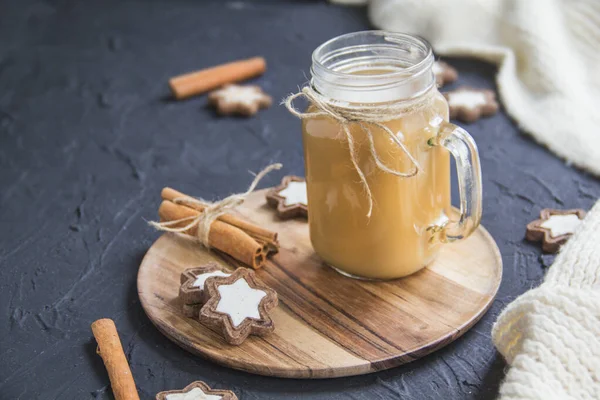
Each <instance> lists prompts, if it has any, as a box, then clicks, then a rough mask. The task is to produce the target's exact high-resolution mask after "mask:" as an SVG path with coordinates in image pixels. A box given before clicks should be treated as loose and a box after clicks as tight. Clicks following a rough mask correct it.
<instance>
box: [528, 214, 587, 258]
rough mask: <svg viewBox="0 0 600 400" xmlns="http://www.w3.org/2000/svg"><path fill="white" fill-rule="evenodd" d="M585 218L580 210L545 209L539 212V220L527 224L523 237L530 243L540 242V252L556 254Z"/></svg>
mask: <svg viewBox="0 0 600 400" xmlns="http://www.w3.org/2000/svg"><path fill="white" fill-rule="evenodd" d="M584 217H585V211H584V210H582V209H573V210H553V209H550V208H545V209H543V210H542V211H541V212H540V219H536V220H535V221H532V222H530V223H529V224H527V232H526V235H525V237H526V238H527V240H529V241H532V242H542V250H544V251H545V252H548V253H556V252H557V251H558V250H559V249H560V246H562V245H563V244H564V243H565V242H566V241H567V240H568V239H569V238H570V237H571V235H573V232H575V230H576V229H577V227H578V226H579V225H580V224H581V220H582V219H583V218H584Z"/></svg>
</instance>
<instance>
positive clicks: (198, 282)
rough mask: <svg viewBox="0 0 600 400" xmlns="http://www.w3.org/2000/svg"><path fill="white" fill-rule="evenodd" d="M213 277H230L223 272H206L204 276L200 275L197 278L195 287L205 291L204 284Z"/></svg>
mask: <svg viewBox="0 0 600 400" xmlns="http://www.w3.org/2000/svg"><path fill="white" fill-rule="evenodd" d="M211 276H229V274H226V273H225V272H223V271H212V272H206V273H204V274H200V275H198V276H197V277H196V280H195V281H194V283H193V284H192V286H193V287H199V288H202V289H204V283H205V282H206V280H207V279H208V278H210V277H211Z"/></svg>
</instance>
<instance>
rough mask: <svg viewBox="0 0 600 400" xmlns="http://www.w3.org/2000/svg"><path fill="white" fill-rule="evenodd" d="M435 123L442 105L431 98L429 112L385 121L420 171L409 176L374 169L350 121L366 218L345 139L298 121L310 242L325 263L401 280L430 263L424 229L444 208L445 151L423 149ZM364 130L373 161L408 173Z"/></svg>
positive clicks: (319, 122)
mask: <svg viewBox="0 0 600 400" xmlns="http://www.w3.org/2000/svg"><path fill="white" fill-rule="evenodd" d="M309 111H310V109H309ZM440 119H444V120H447V119H448V106H447V104H446V101H445V99H444V98H443V96H442V95H441V94H439V93H438V94H436V95H435V99H434V101H433V102H432V104H431V107H428V108H426V109H424V110H421V111H419V112H417V113H414V114H410V115H406V116H404V117H402V118H399V119H397V120H394V121H390V122H386V123H385V125H386V126H387V127H389V128H390V129H391V130H392V132H397V134H398V135H399V136H402V137H401V139H403V141H404V144H405V146H406V147H407V149H408V150H409V152H410V153H411V154H412V155H413V157H414V158H415V159H416V160H417V162H418V163H419V165H420V166H421V172H419V173H418V174H417V175H416V176H413V177H410V178H403V177H397V176H394V175H391V174H389V173H386V172H384V171H382V170H380V169H378V168H377V166H376V165H375V161H374V160H373V157H372V156H371V152H370V150H369V143H368V140H367V137H366V135H365V132H364V130H363V129H362V128H361V127H360V126H358V125H357V124H353V125H351V126H350V130H351V134H352V136H353V138H354V142H355V144H356V146H357V152H356V154H357V155H358V161H359V165H360V167H361V169H362V171H363V172H364V173H365V175H366V177H367V181H368V184H369V186H370V188H371V191H372V195H373V201H374V207H373V212H372V215H371V217H370V218H368V217H367V212H368V199H367V197H366V195H365V189H364V186H363V185H362V183H361V181H360V178H359V176H358V174H357V172H356V170H355V168H354V167H353V165H352V161H351V159H350V153H349V151H348V143H347V140H346V139H345V136H344V135H345V134H344V133H343V132H342V131H341V130H340V128H339V126H338V124H337V123H336V122H335V121H332V120H331V119H327V118H325V117H324V118H315V119H307V120H304V123H303V140H304V158H305V166H306V180H307V185H308V186H307V189H308V202H309V204H310V206H309V223H310V237H311V241H312V244H313V247H314V249H315V251H316V252H317V254H319V255H320V256H321V257H322V258H323V260H324V261H325V262H327V263H328V264H330V265H332V266H334V267H336V268H338V269H340V270H343V271H344V272H347V273H350V274H352V275H358V276H362V277H368V278H377V279H390V278H398V277H402V276H406V275H409V274H411V273H413V272H415V271H417V270H419V269H420V268H421V267H423V266H425V265H427V264H428V263H429V262H431V260H432V258H433V256H434V255H435V251H436V250H437V247H438V246H439V243H437V242H435V241H432V240H430V239H431V233H430V232H428V231H427V228H428V227H429V226H432V225H434V224H435V223H438V222H439V221H440V220H442V219H444V218H445V215H446V213H448V212H449V210H450V160H449V154H448V152H447V150H445V149H444V148H442V147H438V146H430V145H428V144H427V141H428V139H429V138H431V137H432V136H433V135H435V133H436V132H437V130H438V128H439V120H440ZM435 124H437V126H432V125H435ZM372 132H373V138H374V140H375V146H376V149H377V154H379V155H380V158H381V161H382V162H384V163H385V165H387V166H388V167H391V168H393V169H395V170H398V171H410V170H411V168H412V163H411V162H410V160H409V159H408V158H407V156H406V155H405V154H404V153H403V152H402V150H401V149H400V148H399V147H398V146H397V145H396V144H395V143H393V142H392V141H391V140H390V139H389V138H388V137H387V136H386V135H385V134H384V133H383V132H381V130H380V129H379V130H378V129H377V128H374V129H373V130H372Z"/></svg>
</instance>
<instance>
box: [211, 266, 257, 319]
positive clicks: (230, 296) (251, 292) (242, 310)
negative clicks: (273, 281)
mask: <svg viewBox="0 0 600 400" xmlns="http://www.w3.org/2000/svg"><path fill="white" fill-rule="evenodd" d="M218 290H219V294H220V295H221V299H220V300H219V304H217V308H216V309H215V310H216V311H217V312H220V313H223V314H229V316H230V317H231V321H232V322H233V327H234V328H237V327H238V326H239V325H240V324H241V323H242V322H243V321H244V320H245V319H246V318H254V319H260V311H259V310H258V306H259V305H260V301H261V300H262V298H263V297H265V296H266V295H267V293H265V292H264V291H262V290H258V289H253V288H251V287H250V286H249V285H248V282H246V280H245V279H244V278H240V279H238V280H237V281H235V282H234V283H232V284H231V285H220V286H219V288H218Z"/></svg>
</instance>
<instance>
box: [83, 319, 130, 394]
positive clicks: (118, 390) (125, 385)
mask: <svg viewBox="0 0 600 400" xmlns="http://www.w3.org/2000/svg"><path fill="white" fill-rule="evenodd" d="M92 332H93V333H94V337H95V338H96V341H97V342H98V348H97V350H96V352H97V353H98V354H99V355H100V357H102V361H104V366H105V367H106V370H107V371H108V378H109V379H110V386H111V388H112V391H113V394H114V396H115V400H140V397H139V395H138V392H137V389H136V387H135V382H134V381H133V376H132V375H131V369H129V364H128V363H127V358H126V357H125V353H124V352H123V346H122V345H121V340H119V334H118V333H117V327H116V326H115V323H114V322H113V320H111V319H107V318H103V319H99V320H97V321H95V322H94V323H93V324H92Z"/></svg>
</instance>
